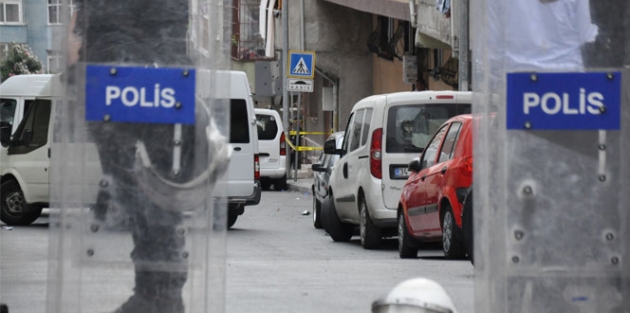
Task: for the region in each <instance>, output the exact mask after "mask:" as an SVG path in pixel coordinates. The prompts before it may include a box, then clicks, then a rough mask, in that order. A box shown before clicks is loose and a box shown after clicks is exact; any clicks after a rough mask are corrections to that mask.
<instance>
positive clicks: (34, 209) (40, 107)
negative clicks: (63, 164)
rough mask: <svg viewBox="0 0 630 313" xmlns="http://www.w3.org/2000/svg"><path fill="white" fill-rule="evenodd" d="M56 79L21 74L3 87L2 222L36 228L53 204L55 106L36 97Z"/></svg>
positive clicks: (0, 131) (0, 120) (0, 102)
mask: <svg viewBox="0 0 630 313" xmlns="http://www.w3.org/2000/svg"><path fill="white" fill-rule="evenodd" d="M52 78H53V75H49V74H35V75H17V76H12V77H9V78H8V79H7V80H5V81H4V82H3V83H2V84H1V85H0V137H1V138H0V139H1V140H0V141H1V142H2V145H0V218H1V220H2V221H3V222H5V223H7V224H10V225H28V224H30V223H32V222H33V221H35V220H36V219H37V218H38V217H39V216H40V214H41V211H42V208H44V207H45V206H47V205H48V202H49V201H50V200H49V198H50V192H49V186H50V184H49V166H48V165H49V163H50V162H49V158H50V149H49V142H50V140H51V138H52V123H50V120H51V104H50V100H49V99H48V100H42V101H36V97H38V96H39V95H40V94H41V93H42V91H43V90H45V89H46V88H47V86H48V85H49V84H50V82H51V81H52ZM48 88H49V87H48ZM29 112H30V113H29ZM11 135H14V140H15V144H12V145H9V144H8V142H9V139H10V136H11ZM18 142H19V143H20V144H18Z"/></svg>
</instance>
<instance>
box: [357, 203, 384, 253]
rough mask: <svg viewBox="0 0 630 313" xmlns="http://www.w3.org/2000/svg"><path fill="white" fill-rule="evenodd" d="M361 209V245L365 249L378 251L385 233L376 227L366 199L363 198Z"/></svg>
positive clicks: (360, 204)
mask: <svg viewBox="0 0 630 313" xmlns="http://www.w3.org/2000/svg"><path fill="white" fill-rule="evenodd" d="M359 208H360V212H361V221H360V225H359V226H360V229H359V232H360V235H361V245H362V246H363V248H365V249H376V248H378V247H379V246H380V245H381V241H382V240H383V232H382V231H381V229H380V228H378V227H376V225H374V222H373V221H372V218H371V217H370V212H369V211H368V206H367V203H366V201H365V198H364V197H361V200H360V202H359Z"/></svg>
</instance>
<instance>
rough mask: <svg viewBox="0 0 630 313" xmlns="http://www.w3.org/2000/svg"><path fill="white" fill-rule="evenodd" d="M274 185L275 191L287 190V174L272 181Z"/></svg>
mask: <svg viewBox="0 0 630 313" xmlns="http://www.w3.org/2000/svg"><path fill="white" fill-rule="evenodd" d="M274 185H275V187H276V190H277V191H281V190H287V175H286V174H285V175H284V176H282V177H280V178H278V179H276V180H275V181H274Z"/></svg>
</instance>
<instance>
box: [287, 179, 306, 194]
mask: <svg viewBox="0 0 630 313" xmlns="http://www.w3.org/2000/svg"><path fill="white" fill-rule="evenodd" d="M287 189H288V190H290V191H297V192H300V193H306V192H308V193H309V194H310V193H311V186H308V187H307V186H301V185H298V184H295V183H291V182H287Z"/></svg>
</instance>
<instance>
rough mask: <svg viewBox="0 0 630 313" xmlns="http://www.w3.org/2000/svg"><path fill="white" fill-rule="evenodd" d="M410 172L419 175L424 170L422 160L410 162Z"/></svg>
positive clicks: (417, 159) (415, 159)
mask: <svg viewBox="0 0 630 313" xmlns="http://www.w3.org/2000/svg"><path fill="white" fill-rule="evenodd" d="M408 169H409V171H411V172H414V173H417V172H420V171H421V170H422V164H421V163H420V158H414V159H413V160H411V162H409V166H408Z"/></svg>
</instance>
